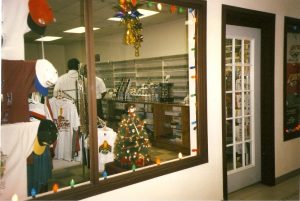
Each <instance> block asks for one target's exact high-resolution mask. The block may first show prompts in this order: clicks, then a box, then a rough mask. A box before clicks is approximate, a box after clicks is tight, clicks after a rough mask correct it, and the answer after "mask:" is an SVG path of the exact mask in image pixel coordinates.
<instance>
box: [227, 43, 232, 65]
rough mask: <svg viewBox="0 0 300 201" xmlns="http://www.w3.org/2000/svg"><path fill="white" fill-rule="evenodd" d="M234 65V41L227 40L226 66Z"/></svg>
mask: <svg viewBox="0 0 300 201" xmlns="http://www.w3.org/2000/svg"><path fill="white" fill-rule="evenodd" d="M230 63H232V39H226V64H230Z"/></svg>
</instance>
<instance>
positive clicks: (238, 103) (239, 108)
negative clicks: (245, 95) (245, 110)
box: [235, 92, 242, 117]
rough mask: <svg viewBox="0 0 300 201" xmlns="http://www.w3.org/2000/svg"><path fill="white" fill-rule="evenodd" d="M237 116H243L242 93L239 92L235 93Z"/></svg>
mask: <svg viewBox="0 0 300 201" xmlns="http://www.w3.org/2000/svg"><path fill="white" fill-rule="evenodd" d="M235 116H236V117H240V116H242V93H241V92H238V93H236V94H235Z"/></svg>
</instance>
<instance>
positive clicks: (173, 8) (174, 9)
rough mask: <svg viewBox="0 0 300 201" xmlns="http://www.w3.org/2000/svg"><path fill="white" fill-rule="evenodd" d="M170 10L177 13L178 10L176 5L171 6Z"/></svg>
mask: <svg viewBox="0 0 300 201" xmlns="http://www.w3.org/2000/svg"><path fill="white" fill-rule="evenodd" d="M170 11H171V13H175V12H176V6H174V5H171V6H170Z"/></svg>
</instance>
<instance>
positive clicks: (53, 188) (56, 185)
mask: <svg viewBox="0 0 300 201" xmlns="http://www.w3.org/2000/svg"><path fill="white" fill-rule="evenodd" d="M52 190H53V192H54V193H56V192H57V191H58V184H53V186H52Z"/></svg>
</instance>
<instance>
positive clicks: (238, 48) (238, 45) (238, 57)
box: [234, 39, 242, 63]
mask: <svg viewBox="0 0 300 201" xmlns="http://www.w3.org/2000/svg"><path fill="white" fill-rule="evenodd" d="M234 55H235V63H241V62H242V40H238V39H236V40H235V54H234Z"/></svg>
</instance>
